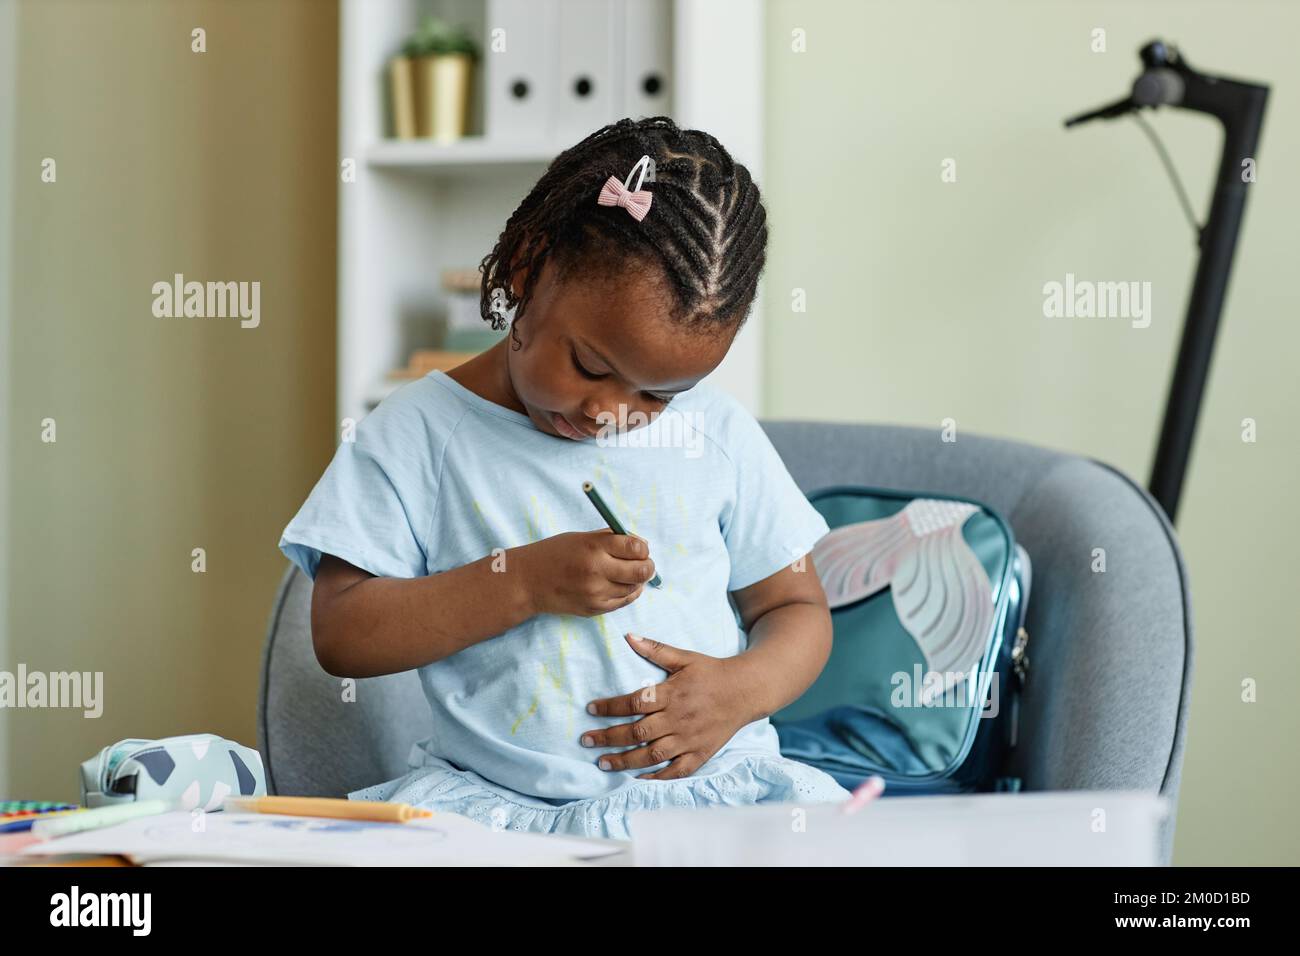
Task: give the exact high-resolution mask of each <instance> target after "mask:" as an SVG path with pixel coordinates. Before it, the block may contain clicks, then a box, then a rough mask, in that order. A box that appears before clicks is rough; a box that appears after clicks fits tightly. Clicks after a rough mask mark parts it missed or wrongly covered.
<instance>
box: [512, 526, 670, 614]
mask: <svg viewBox="0 0 1300 956" xmlns="http://www.w3.org/2000/svg"><path fill="white" fill-rule="evenodd" d="M512 550H513V549H512ZM518 550H519V555H518V557H517V558H516V559H515V562H514V563H515V565H516V566H518V565H519V564H522V565H523V567H522V568H520V570H521V571H522V573H523V575H524V582H523V583H524V586H525V587H526V588H527V591H528V594H529V597H530V598H531V606H532V608H533V613H534V614H577V615H579V616H580V617H594V616H595V615H597V614H605V613H608V612H609V611H615V610H618V609H619V608H621V607H624V606H626V605H628V604H631V603H632V602H633V601H635V600H636V599H637V598H638V597H640V596H641V592H642V591H643V590H644V589H645V584H646V582H647V581H649V580H650V579H651V578H653V577H654V575H655V565H654V561H652V560H651V559H650V548H649V545H648V544H646V541H645V539H644V538H639V537H637V536H636V535H631V534H616V533H614V532H613V531H611V530H610V529H609V528H601V529H600V530H599V531H569V532H566V533H565V534H557V535H554V536H553V537H550V538H543V539H542V540H541V541H537V542H534V543H533V544H529V545H524V546H523V547H521V548H519V549H518ZM521 559H522V560H521ZM509 571H510V568H509V566H507V569H506V573H509Z"/></svg>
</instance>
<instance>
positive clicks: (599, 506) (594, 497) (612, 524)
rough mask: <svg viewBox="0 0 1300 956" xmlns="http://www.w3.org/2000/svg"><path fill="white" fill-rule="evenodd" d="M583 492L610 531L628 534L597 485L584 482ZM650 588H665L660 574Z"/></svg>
mask: <svg viewBox="0 0 1300 956" xmlns="http://www.w3.org/2000/svg"><path fill="white" fill-rule="evenodd" d="M582 490H583V491H584V492H585V493H586V495H587V497H588V498H590V499H591V503H592V504H593V505H595V506H596V510H597V511H599V512H600V516H601V517H602V518H604V519H605V524H607V525H609V530H610V531H613V532H614V533H615V534H627V532H626V531H625V530H623V525H622V523H620V522H619V520H618V519H617V518H615V517H614V512H612V511H610V510H609V505H607V504H605V499H603V498H602V497H601V496H600V492H598V491H597V490H596V486H595V485H593V484H592V483H591V482H590V481H584V482H583V483H582ZM650 586H651V587H652V588H661V589H662V588H663V586H664V583H663V581H661V580H660V579H659V575H658V573H656V574H655V576H654V577H652V578H651V579H650Z"/></svg>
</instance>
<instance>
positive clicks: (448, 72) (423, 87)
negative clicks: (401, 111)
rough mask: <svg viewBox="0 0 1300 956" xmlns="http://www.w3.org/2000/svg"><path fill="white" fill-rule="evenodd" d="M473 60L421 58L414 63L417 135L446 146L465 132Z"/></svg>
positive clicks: (461, 55)
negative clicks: (428, 137)
mask: <svg viewBox="0 0 1300 956" xmlns="http://www.w3.org/2000/svg"><path fill="white" fill-rule="evenodd" d="M473 70H474V60H473V58H472V57H470V56H469V55H468V54H465V53H440V54H437V55H436V56H422V57H420V58H419V60H418V61H417V62H416V103H417V106H418V111H417V115H418V120H417V123H416V126H417V129H418V135H420V136H431V137H433V139H435V140H437V141H438V142H443V143H448V142H452V141H454V140H458V139H461V138H462V137H463V136H465V134H466V132H467V131H468V128H469V95H470V83H471V80H472V78H473V75H474V73H473Z"/></svg>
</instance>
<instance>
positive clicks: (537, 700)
mask: <svg viewBox="0 0 1300 956" xmlns="http://www.w3.org/2000/svg"><path fill="white" fill-rule="evenodd" d="M537 668H538V671H537V689H536V690H535V691H534V692H533V699H532V700H531V701H529V703H528V707H527V708H526V709H525V710H524V712H523V713H522V714H520V715H519V716H518V717H516V718H515V720H514V723H512V724H511V725H510V735H511V736H512V737H513V736H514V735H515V734H516V733H518V732H519V728H520V727H521V726H523V723H524V721H526V720H527V719H528V718H529V717H532V716H533V715H534V714H536V713H537V712H538V711H539V710H540V709H541V707H542V701H543V698H544V697H546V696H549V695H553V694H554V695H558V696H559V697H560V700H561V703H562V704H563V705H564V707H563V710H564V714H565V724H566V733H567V734H568V735H569V736H570V737H572V736H573V732H574V723H573V711H574V707H573V693H572V691H570V690H569V689H568V688H567V687H565V686H564V679H563V678H562V677H561V675H560V674H559V673H552V672H551V669H550V668H549V667H548V666H547V665H546V662H545V661H540V662H538V665H537Z"/></svg>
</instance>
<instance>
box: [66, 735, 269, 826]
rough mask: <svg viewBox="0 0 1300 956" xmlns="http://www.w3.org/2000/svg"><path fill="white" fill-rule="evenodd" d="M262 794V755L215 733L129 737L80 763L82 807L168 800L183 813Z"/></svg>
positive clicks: (218, 806)
mask: <svg viewBox="0 0 1300 956" xmlns="http://www.w3.org/2000/svg"><path fill="white" fill-rule="evenodd" d="M265 795H266V772H265V771H264V770H263V768H262V755H261V754H260V753H258V752H257V751H256V750H253V749H251V748H249V747H245V746H243V745H242V744H239V743H236V742H235V741H233V740H226V739H225V738H223V737H219V736H217V735H216V734H186V735H183V736H180V737H163V738H161V739H158V740H141V739H137V738H134V737H128V738H127V739H125V740H119V741H118V742H117V743H115V744H112V745H111V746H108V747H105V748H104V749H103V750H101V751H100V752H99V753H98V754H96V755H95V756H93V757H91V758H90V759H89V760H85V761H83V762H82V764H81V803H82V805H83V806H86V807H106V806H114V805H116V804H120V803H130V802H133V801H136V800H167V801H169V802H171V803H173V804H175V805H176V807H177V808H178V809H183V810H193V809H195V808H202V809H204V810H220V809H221V804H222V801H223V800H225V798H226V797H228V796H258V797H260V796H265Z"/></svg>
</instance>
